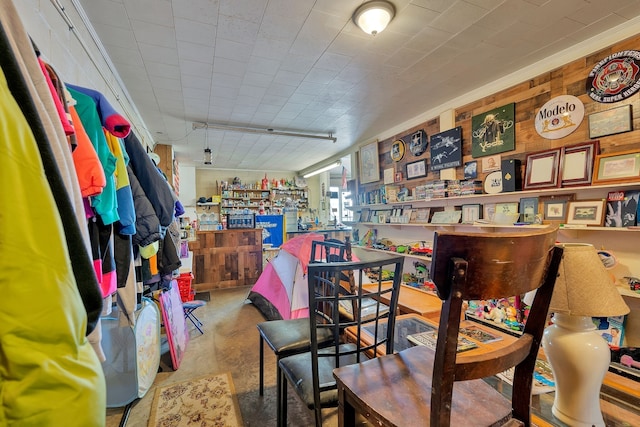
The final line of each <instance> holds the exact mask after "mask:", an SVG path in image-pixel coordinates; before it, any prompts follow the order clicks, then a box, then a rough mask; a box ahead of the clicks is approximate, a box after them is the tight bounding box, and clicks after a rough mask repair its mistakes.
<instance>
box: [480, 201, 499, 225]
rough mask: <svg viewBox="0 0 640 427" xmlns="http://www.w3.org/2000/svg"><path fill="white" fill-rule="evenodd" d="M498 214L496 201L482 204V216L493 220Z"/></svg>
mask: <svg viewBox="0 0 640 427" xmlns="http://www.w3.org/2000/svg"><path fill="white" fill-rule="evenodd" d="M495 214H496V204H495V203H485V204H484V205H482V218H484V219H485V220H488V221H493V217H494V216H495Z"/></svg>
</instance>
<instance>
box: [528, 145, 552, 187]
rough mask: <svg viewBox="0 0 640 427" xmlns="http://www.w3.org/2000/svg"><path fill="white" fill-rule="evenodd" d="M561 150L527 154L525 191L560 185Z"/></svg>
mask: <svg viewBox="0 0 640 427" xmlns="http://www.w3.org/2000/svg"><path fill="white" fill-rule="evenodd" d="M560 151H561V150H560V148H555V149H553V150H546V151H538V152H535V153H531V154H527V167H526V170H525V180H524V189H525V190H533V189H538V188H553V187H558V186H559V185H560V174H559V168H560Z"/></svg>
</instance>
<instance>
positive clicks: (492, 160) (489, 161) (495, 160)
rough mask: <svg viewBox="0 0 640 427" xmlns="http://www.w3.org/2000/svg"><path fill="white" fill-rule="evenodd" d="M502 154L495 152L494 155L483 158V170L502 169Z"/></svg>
mask: <svg viewBox="0 0 640 427" xmlns="http://www.w3.org/2000/svg"><path fill="white" fill-rule="evenodd" d="M501 160H502V156H500V154H494V155H493V156H487V157H483V158H482V172H493V171H498V170H500V162H501Z"/></svg>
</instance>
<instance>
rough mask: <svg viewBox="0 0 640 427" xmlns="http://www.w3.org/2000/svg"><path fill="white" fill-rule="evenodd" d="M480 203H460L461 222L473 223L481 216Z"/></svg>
mask: <svg viewBox="0 0 640 427" xmlns="http://www.w3.org/2000/svg"><path fill="white" fill-rule="evenodd" d="M480 208H481V206H480V205H475V204H474V205H462V223H463V224H473V222H474V221H476V220H478V219H480V218H482V216H481V213H482V211H481V210H480Z"/></svg>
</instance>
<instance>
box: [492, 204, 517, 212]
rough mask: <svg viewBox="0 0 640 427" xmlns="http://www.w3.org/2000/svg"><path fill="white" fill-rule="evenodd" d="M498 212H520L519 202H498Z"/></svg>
mask: <svg viewBox="0 0 640 427" xmlns="http://www.w3.org/2000/svg"><path fill="white" fill-rule="evenodd" d="M496 212H500V213H505V214H513V213H519V212H518V203H511V202H510V203H496Z"/></svg>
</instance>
